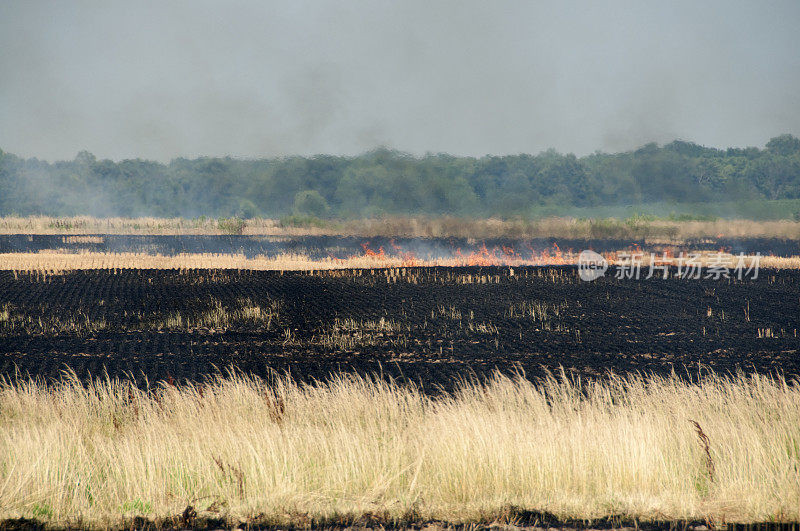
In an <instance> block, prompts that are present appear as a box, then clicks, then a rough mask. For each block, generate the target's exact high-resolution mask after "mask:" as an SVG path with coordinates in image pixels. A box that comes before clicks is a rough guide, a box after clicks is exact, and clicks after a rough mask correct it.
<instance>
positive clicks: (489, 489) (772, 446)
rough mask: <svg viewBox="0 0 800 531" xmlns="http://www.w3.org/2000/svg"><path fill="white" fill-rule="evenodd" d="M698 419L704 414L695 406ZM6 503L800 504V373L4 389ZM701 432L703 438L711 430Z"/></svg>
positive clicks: (143, 507) (306, 506) (279, 511)
mask: <svg viewBox="0 0 800 531" xmlns="http://www.w3.org/2000/svg"><path fill="white" fill-rule="evenodd" d="M695 423H696V424H695ZM0 427H2V429H0V518H17V517H36V518H39V519H42V520H45V521H48V522H49V523H51V524H61V525H63V524H66V523H70V522H72V523H75V522H77V521H79V520H80V521H81V522H83V523H84V524H87V523H90V524H92V525H95V526H104V525H114V524H115V523H116V524H118V523H119V522H120V521H121V520H122V518H123V517H132V516H133V515H142V516H145V517H148V518H157V517H167V516H174V515H179V514H181V513H182V512H183V511H184V509H185V508H186V507H187V506H189V505H191V506H193V507H194V508H195V509H196V510H197V512H198V513H199V515H200V516H209V515H213V516H217V517H222V518H224V519H226V520H227V521H228V522H231V523H236V522H238V521H239V520H240V519H249V518H253V517H256V516H258V515H260V516H261V519H262V520H264V521H267V522H272V523H279V524H283V525H286V524H288V523H292V522H294V523H301V524H302V523H308V522H309V521H314V520H316V521H321V520H324V519H335V518H340V517H342V516H343V515H350V516H358V515H363V514H367V513H368V514H373V515H374V514H377V515H382V516H385V517H386V518H389V519H392V518H397V519H400V518H408V517H409V516H411V517H414V518H417V519H429V518H436V519H444V520H447V521H451V522H474V521H486V520H489V521H491V520H492V519H494V518H498V517H501V516H502V515H503V514H508V508H509V507H510V506H515V507H519V508H523V509H530V510H542V511H550V512H552V513H555V514H556V515H558V516H560V517H574V518H598V517H603V516H608V515H621V516H626V517H631V518H638V519H644V520H648V519H657V520H672V519H708V520H710V521H713V522H715V523H723V522H767V521H798V520H800V504H798V499H800V387H798V386H797V385H796V384H787V382H786V381H785V380H784V379H782V378H780V377H776V378H769V377H764V376H747V377H746V376H737V377H735V378H734V377H731V378H723V377H719V376H714V375H709V376H707V377H706V378H705V379H704V380H702V383H701V384H699V385H692V384H687V383H684V382H682V381H680V380H678V379H677V378H666V379H664V378H656V377H652V378H647V379H644V378H635V377H631V378H628V379H621V378H613V377H612V378H610V379H608V380H604V381H602V382H594V383H590V382H579V381H570V380H569V379H566V378H563V377H562V378H560V379H556V378H550V379H547V380H544V381H540V382H538V383H536V384H532V383H529V382H527V381H524V380H521V379H514V380H512V379H508V378H504V377H500V376H497V377H495V378H494V379H493V380H492V381H490V382H488V383H487V384H486V385H478V384H468V385H465V386H464V387H463V389H462V390H461V391H460V392H458V393H456V394H455V395H452V396H447V397H441V398H436V399H433V398H429V397H426V396H425V395H423V394H421V393H420V392H419V391H418V390H416V389H415V388H413V387H408V386H403V387H401V386H398V385H393V384H386V383H379V382H376V381H370V380H365V379H360V378H356V377H348V376H339V377H337V378H336V379H335V380H333V381H332V382H331V383H328V384H320V385H316V386H298V385H296V384H294V383H292V382H291V381H289V380H287V379H277V380H276V381H275V382H273V383H272V384H270V385H267V384H265V383H264V382H262V381H259V380H257V379H252V378H245V377H241V376H234V377H228V378H224V379H216V380H214V381H211V382H208V383H206V384H205V385H203V386H196V387H186V388H182V389H178V388H174V387H171V386H169V385H166V386H163V387H159V388H158V389H156V390H151V392H149V393H148V392H143V391H139V390H137V389H134V388H132V387H129V385H128V384H125V383H121V382H106V381H98V382H95V383H94V384H93V385H91V386H89V387H88V388H86V387H84V386H82V385H80V384H79V383H77V382H76V381H75V380H74V378H73V379H69V378H68V379H66V380H65V381H63V382H62V383H60V384H58V385H56V386H55V387H50V388H45V387H44V386H43V385H41V384H37V383H32V382H28V383H17V384H13V385H12V384H9V383H6V384H4V385H3V386H2V387H1V388H0ZM699 433H702V434H703V436H704V437H705V438H703V437H698V435H699Z"/></svg>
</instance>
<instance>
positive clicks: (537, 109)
mask: <svg viewBox="0 0 800 531" xmlns="http://www.w3.org/2000/svg"><path fill="white" fill-rule="evenodd" d="M798 27H800V2H797V1H796V0H788V1H785V2H752V3H742V2H733V1H730V0H726V1H716V2H697V1H696V0H692V1H686V2H643V1H631V2H602V3H601V2H595V1H593V2H564V1H558V2H527V1H526V2H500V1H486V2H472V1H465V0H458V1H449V2H436V1H431V0H424V1H410V0H402V1H397V2H382V1H377V0H364V1H341V0H337V1H329V2H322V1H319V2H305V1H298V0H287V1H285V2H199V1H190V2H160V1H159V2H152V3H143V2H119V3H112V2H70V3H68V2H54V3H49V2H35V1H30V0H24V1H19V2H16V1H2V3H0V149H3V150H5V151H9V152H12V153H16V154H19V155H23V156H37V157H39V158H44V159H48V160H53V159H71V158H73V157H74V156H75V154H76V153H77V152H78V151H80V150H83V149H86V150H89V151H91V152H93V153H94V154H96V155H97V156H98V157H100V158H112V159H121V158H134V157H141V158H152V159H158V160H164V161H166V160H169V159H171V158H173V157H176V156H188V157H194V156H198V155H233V156H238V157H263V156H274V155H287V154H313V153H334V154H356V153H360V152H363V151H365V150H368V149H371V148H374V147H376V146H379V145H383V146H388V147H392V148H397V149H401V150H405V151H410V152H412V153H418V154H421V153H424V152H427V151H433V152H449V153H453V154H458V155H462V154H469V155H483V154H487V153H492V154H506V153H519V152H529V153H537V152H539V151H541V150H544V149H547V148H550V147H553V148H556V149H558V150H559V151H564V152H574V153H577V154H579V155H580V154H586V153H589V152H592V151H594V150H597V149H599V150H604V151H618V150H625V149H631V148H634V147H637V146H640V145H642V144H644V143H646V142H648V141H657V142H665V141H669V140H672V139H674V138H681V139H686V140H694V141H696V142H699V143H701V144H705V145H711V146H729V145H734V146H746V145H758V146H762V145H763V144H764V143H765V142H766V141H767V140H768V139H769V138H770V137H772V136H776V135H778V134H780V133H786V132H788V133H793V134H795V135H800V31H798Z"/></svg>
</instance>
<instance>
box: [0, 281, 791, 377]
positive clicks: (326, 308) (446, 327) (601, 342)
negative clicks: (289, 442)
mask: <svg viewBox="0 0 800 531" xmlns="http://www.w3.org/2000/svg"><path fill="white" fill-rule="evenodd" d="M615 273H616V268H615V267H613V266H612V267H611V268H610V269H609V271H608V272H607V274H606V276H605V277H604V278H601V279H598V280H596V281H594V282H583V281H581V280H580V278H579V277H578V270H577V268H576V267H575V266H546V267H508V266H493V267H407V268H378V269H354V270H351V269H340V270H331V271H285V272H280V271H250V270H203V269H198V270H139V269H119V270H76V271H63V272H59V273H57V274H48V273H43V272H37V271H27V272H26V271H16V272H15V271H0V374H2V375H3V376H4V377H6V378H11V379H15V378H17V377H19V376H20V375H22V376H25V377H27V376H33V377H41V378H47V379H50V378H58V377H59V376H60V375H62V373H63V371H65V370H71V371H74V372H75V373H76V374H77V375H78V377H80V378H81V379H89V378H92V377H97V376H99V375H104V374H108V375H109V376H111V377H112V378H117V377H119V378H132V379H134V380H135V381H137V383H139V384H142V383H144V382H145V381H149V382H154V381H159V380H161V381H176V382H190V381H199V380H203V379H205V378H206V377H207V376H209V375H212V374H214V373H215V372H218V371H223V372H224V371H227V370H229V369H235V370H238V371H242V372H245V373H248V374H252V375H256V376H268V375H270V374H273V372H274V371H277V372H278V373H288V374H290V375H291V376H292V377H293V378H294V379H297V380H301V381H308V380H314V379H319V380H326V379H328V378H329V377H330V376H331V375H332V374H335V373H340V372H357V373H365V374H379V375H383V376H384V377H391V378H393V379H396V380H399V381H413V382H415V383H418V384H421V385H422V387H423V388H424V389H426V390H428V391H431V392H436V391H438V390H441V389H447V388H450V387H451V386H453V385H454V384H455V383H456V382H457V381H458V380H459V379H463V378H470V377H478V378H482V377H484V376H487V375H489V374H491V373H492V372H493V371H495V370H499V371H501V372H504V373H516V372H522V373H524V374H525V375H526V376H528V377H537V376H541V375H543V374H545V373H546V372H548V371H550V372H557V371H560V369H561V368H562V367H563V369H564V370H565V371H567V372H568V373H569V374H572V375H575V376H582V377H597V376H601V375H604V374H605V373H607V372H608V371H614V372H615V373H618V374H628V373H633V372H653V373H657V374H668V373H670V372H671V371H673V370H674V371H676V372H677V373H678V374H679V375H682V376H685V377H689V378H692V377H694V376H696V375H698V374H701V373H702V372H703V371H705V370H707V369H711V370H713V371H716V372H717V373H726V372H735V371H743V372H746V373H776V372H782V373H784V374H785V375H787V376H795V375H798V374H800V352H799V350H800V339H798V337H797V328H798V327H799V326H798V325H799V324H800V318H798V316H800V271H798V270H796V269H782V270H772V269H763V268H762V269H761V270H760V271H759V275H758V277H757V278H755V279H753V278H747V277H745V278H744V279H742V280H738V279H735V278H734V279H725V278H722V279H719V280H714V279H711V278H707V279H706V278H701V279H696V280H695V279H682V278H668V279H662V278H651V279H644V278H642V279H639V280H636V279H617V278H615ZM702 276H705V275H702Z"/></svg>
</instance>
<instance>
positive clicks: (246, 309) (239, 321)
mask: <svg viewBox="0 0 800 531" xmlns="http://www.w3.org/2000/svg"><path fill="white" fill-rule="evenodd" d="M211 302H212V304H211V307H210V308H209V309H207V310H205V311H203V312H202V313H200V314H199V315H197V316H190V315H183V314H181V313H179V312H175V313H172V314H170V315H169V316H168V317H167V318H166V319H164V320H162V321H156V322H151V323H149V327H153V328H159V329H167V330H194V329H198V328H210V329H214V330H228V329H230V328H236V327H239V326H253V325H255V326H257V327H259V328H263V329H265V330H269V329H270V328H271V327H272V324H273V322H277V321H278V317H279V310H280V305H279V303H278V301H271V302H270V304H269V306H267V307H262V306H258V305H256V304H254V303H253V301H251V300H250V299H248V298H241V299H237V300H236V301H234V302H233V304H231V305H230V306H226V305H225V304H223V303H222V301H220V300H218V299H213V300H212V301H211Z"/></svg>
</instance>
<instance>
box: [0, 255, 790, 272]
mask: <svg viewBox="0 0 800 531" xmlns="http://www.w3.org/2000/svg"><path fill="white" fill-rule="evenodd" d="M476 257H477V258H476ZM606 257H607V259H608V261H609V263H610V264H618V263H630V257H626V256H625V255H624V254H623V253H608V254H607V255H606ZM655 259H656V263H657V264H664V263H671V264H672V265H676V266H677V265H678V259H676V258H671V259H668V260H667V261H663V260H662V259H661V257H660V256H659V255H656V256H655ZM637 260H639V261H640V265H641V267H642V268H643V269H646V268H647V267H649V264H650V255H649V254H645V255H642V256H640V257H639V258H638V259H637ZM738 260H739V257H738V256H736V255H731V254H727V253H723V254H719V253H716V252H705V251H704V252H702V253H698V258H697V260H696V264H699V265H701V266H702V267H707V266H710V265H714V264H716V265H724V266H727V267H729V268H731V269H733V268H734V267H736V264H737V261H738ZM577 263H578V253H576V252H573V253H567V252H565V253H563V254H560V255H558V256H554V255H549V254H544V255H542V256H540V257H531V258H527V259H523V258H519V257H513V256H502V255H491V256H489V257H485V256H482V255H480V256H479V255H475V256H462V257H453V258H439V259H435V260H420V259H416V258H415V259H411V260H409V259H408V258H405V257H400V256H398V257H393V256H378V257H376V256H353V257H350V258H343V259H340V258H322V259H314V258H310V257H308V256H306V255H302V254H289V253H284V254H279V255H275V256H270V257H267V256H256V257H252V258H248V257H246V256H245V255H242V254H216V253H193V254H185V253H182V254H177V255H174V256H163V255H152V254H146V253H95V252H80V253H69V252H62V251H41V252H37V253H0V270H10V271H40V272H43V273H47V274H58V273H60V272H64V271H72V270H76V269H251V270H270V271H311V270H334V269H376V268H379V269H398V268H409V267H414V266H467V265H506V266H512V267H516V266H525V265H553V264H556V265H564V264H577ZM683 263H684V269H686V268H687V267H688V265H689V264H688V262H687V261H684V262H683ZM751 263H752V257H750V256H748V257H745V261H744V262H743V265H744V266H745V267H749V266H750V265H751ZM759 267H761V268H774V269H797V268H800V256H791V257H781V256H761V257H760V258H759Z"/></svg>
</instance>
